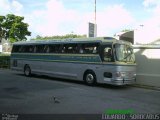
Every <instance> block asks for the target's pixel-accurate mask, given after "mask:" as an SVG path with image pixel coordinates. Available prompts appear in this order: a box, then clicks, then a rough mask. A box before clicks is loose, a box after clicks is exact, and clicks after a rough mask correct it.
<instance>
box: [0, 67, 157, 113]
mask: <svg viewBox="0 0 160 120" xmlns="http://www.w3.org/2000/svg"><path fill="white" fill-rule="evenodd" d="M54 98H55V100H54ZM108 109H119V110H127V109H128V110H134V111H135V112H136V113H159V111H160V91H156V90H150V89H143V88H136V87H131V86H128V87H113V86H109V85H98V86H95V87H90V86H86V85H84V84H83V83H82V82H74V81H69V82H68V81H67V80H62V79H61V80H60V79H56V78H49V77H42V76H33V77H31V78H28V77H25V76H23V74H18V73H16V72H13V71H10V70H2V69H0V113H17V114H20V113H26V114H30V113H37V114H39V113H43V114H56V113H82V114H83V113H97V114H102V113H104V111H106V110H108Z"/></svg>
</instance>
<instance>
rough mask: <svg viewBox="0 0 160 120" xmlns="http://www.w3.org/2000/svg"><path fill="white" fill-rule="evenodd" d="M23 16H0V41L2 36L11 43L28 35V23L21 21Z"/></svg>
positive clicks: (24, 38) (29, 33)
mask: <svg viewBox="0 0 160 120" xmlns="http://www.w3.org/2000/svg"><path fill="white" fill-rule="evenodd" d="M23 20H24V17H21V16H16V15H13V14H8V15H6V16H0V41H1V40H2V38H5V39H6V40H9V41H10V42H11V43H13V42H16V41H22V40H26V39H27V38H26V36H30V35H31V32H29V31H28V26H29V25H28V24H27V23H24V22H23Z"/></svg>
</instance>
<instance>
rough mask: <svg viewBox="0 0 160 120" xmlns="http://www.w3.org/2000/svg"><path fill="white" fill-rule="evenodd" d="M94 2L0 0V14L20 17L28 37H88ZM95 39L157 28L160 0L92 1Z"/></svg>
mask: <svg viewBox="0 0 160 120" xmlns="http://www.w3.org/2000/svg"><path fill="white" fill-rule="evenodd" d="M94 3H95V0H0V15H6V14H15V15H19V16H24V18H25V19H24V22H26V23H28V24H29V31H31V32H32V36H31V38H33V37H36V36H37V35H40V36H53V35H65V34H71V33H74V34H79V35H83V34H86V35H88V23H89V22H93V23H94V9H95V7H94ZM96 3H97V4H96V11H97V13H96V16H97V20H96V23H97V36H113V35H114V34H116V33H118V32H120V31H122V30H124V29H136V28H137V27H139V26H140V25H143V26H148V27H160V0H96Z"/></svg>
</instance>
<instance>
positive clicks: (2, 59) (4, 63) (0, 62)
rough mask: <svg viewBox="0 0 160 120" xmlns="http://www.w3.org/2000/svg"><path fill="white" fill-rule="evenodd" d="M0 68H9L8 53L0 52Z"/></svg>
mask: <svg viewBox="0 0 160 120" xmlns="http://www.w3.org/2000/svg"><path fill="white" fill-rule="evenodd" d="M0 68H10V55H6V54H0Z"/></svg>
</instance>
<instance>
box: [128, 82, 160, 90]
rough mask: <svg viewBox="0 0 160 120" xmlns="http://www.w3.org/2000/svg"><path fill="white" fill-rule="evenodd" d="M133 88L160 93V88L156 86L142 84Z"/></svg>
mask: <svg viewBox="0 0 160 120" xmlns="http://www.w3.org/2000/svg"><path fill="white" fill-rule="evenodd" d="M131 86H133V87H138V88H144V89H150V90H158V91H160V87H156V86H149V85H141V84H134V85H131Z"/></svg>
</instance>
